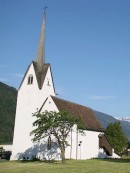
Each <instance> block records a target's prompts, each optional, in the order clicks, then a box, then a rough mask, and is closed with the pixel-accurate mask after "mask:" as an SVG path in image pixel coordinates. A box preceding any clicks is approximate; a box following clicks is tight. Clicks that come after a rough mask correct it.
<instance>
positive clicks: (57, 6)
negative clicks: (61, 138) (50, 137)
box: [0, 0, 130, 117]
mask: <svg viewBox="0 0 130 173" xmlns="http://www.w3.org/2000/svg"><path fill="white" fill-rule="evenodd" d="M45 4H47V6H48V10H47V22H46V52H45V54H46V62H47V63H51V67H52V72H53V78H54V82H55V88H56V92H57V93H58V94H59V97H60V98H64V99H67V100H70V101H73V102H76V103H79V104H83V105H86V106H88V107H91V108H92V109H95V110H97V111H101V112H104V113H107V114H110V115H112V116H115V117H124V116H127V117H128V116H130V106H129V104H130V77H129V76H130V10H129V7H130V0H109V1H108V0H46V1H44V0H21V1H18V0H11V1H10V0H0V81H1V82H4V83H6V84H8V85H11V86H13V87H15V88H18V86H19V85H20V82H21V80H22V77H23V75H24V73H25V71H26V69H27V66H28V65H29V64H30V63H31V62H32V60H35V57H36V52H37V47H38V41H39V36H40V29H41V23H42V17H43V7H44V5H45Z"/></svg>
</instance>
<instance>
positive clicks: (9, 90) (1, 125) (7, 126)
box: [0, 82, 17, 143]
mask: <svg viewBox="0 0 130 173" xmlns="http://www.w3.org/2000/svg"><path fill="white" fill-rule="evenodd" d="M16 99H17V90H16V89H15V88H13V87H10V86H8V85H5V84H3V83H1V82H0V143H10V142H12V140H13V129H14V119H15V109H16Z"/></svg>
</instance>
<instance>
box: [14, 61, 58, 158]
mask: <svg viewBox="0 0 130 173" xmlns="http://www.w3.org/2000/svg"><path fill="white" fill-rule="evenodd" d="M30 74H31V75H33V84H31V85H28V84H27V81H28V76H29V75H30ZM48 80H49V85H47V84H48V83H47V81H48ZM49 95H55V93H54V86H53V82H52V76H51V72H50V68H49V69H48V71H47V74H46V77H45V80H44V83H43V87H42V89H41V90H40V89H39V88H38V84H37V79H36V75H35V71H34V67H33V64H31V65H30V68H29V70H28V72H27V74H26V76H25V78H24V80H23V82H22V85H21V87H20V89H19V91H18V96H17V107H16V116H15V128H14V138H13V149H12V156H11V159H12V160H15V159H19V158H20V155H21V157H22V155H23V153H25V152H27V151H28V152H29V151H31V148H32V147H33V145H34V144H33V142H32V140H31V139H32V136H30V132H31V131H32V129H33V126H32V123H33V122H34V117H32V113H35V112H36V111H37V108H38V109H39V108H40V107H41V106H42V104H43V103H44V101H45V100H46V98H47V97H48V96H49Z"/></svg>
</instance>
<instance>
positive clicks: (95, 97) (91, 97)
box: [89, 96, 116, 100]
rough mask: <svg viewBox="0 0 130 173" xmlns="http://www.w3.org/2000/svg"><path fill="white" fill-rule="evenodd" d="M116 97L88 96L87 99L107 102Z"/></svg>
mask: <svg viewBox="0 0 130 173" xmlns="http://www.w3.org/2000/svg"><path fill="white" fill-rule="evenodd" d="M114 98H116V96H89V99H92V100H108V99H114Z"/></svg>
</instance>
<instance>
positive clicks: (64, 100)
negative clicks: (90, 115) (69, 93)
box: [51, 96, 92, 110]
mask: <svg viewBox="0 0 130 173" xmlns="http://www.w3.org/2000/svg"><path fill="white" fill-rule="evenodd" d="M51 97H54V98H56V99H59V100H63V101H66V102H69V103H72V104H75V105H78V106H82V107H85V108H87V109H90V110H92V109H91V108H90V107H87V106H85V105H81V104H79V103H75V102H72V101H69V100H65V99H62V98H58V97H56V96H51Z"/></svg>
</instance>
